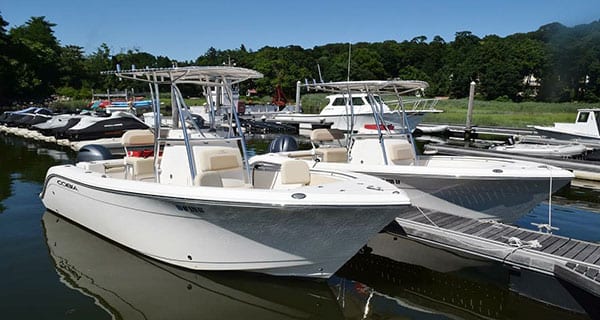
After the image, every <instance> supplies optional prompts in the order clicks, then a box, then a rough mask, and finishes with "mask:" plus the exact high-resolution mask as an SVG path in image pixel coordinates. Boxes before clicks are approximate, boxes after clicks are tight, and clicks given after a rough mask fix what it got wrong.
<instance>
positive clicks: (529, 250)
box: [396, 211, 600, 285]
mask: <svg viewBox="0 0 600 320" xmlns="http://www.w3.org/2000/svg"><path fill="white" fill-rule="evenodd" d="M396 221H397V222H398V224H399V225H400V226H401V227H402V229H403V230H404V232H406V237H408V238H411V239H413V240H416V241H422V242H427V243H430V244H433V245H436V246H439V247H444V248H447V249H451V250H458V251H462V252H465V253H469V254H473V255H476V256H481V257H485V258H488V259H492V260H496V261H500V262H502V263H505V264H508V265H511V266H512V267H518V268H527V269H530V270H533V271H537V272H542V273H545V274H549V275H553V274H554V266H555V265H557V264H558V265H567V263H568V264H569V266H572V265H577V266H581V267H580V269H581V270H583V269H584V268H585V270H586V272H585V273H584V274H586V275H587V276H588V278H589V280H591V281H592V282H594V283H596V284H597V285H600V244H597V243H591V242H587V241H582V240H577V239H572V238H568V237H563V236H559V235H551V234H547V233H542V232H538V231H534V230H528V229H524V228H519V227H516V226H511V225H506V224H502V223H498V222H495V221H480V220H473V219H468V218H464V217H459V216H454V215H451V214H447V213H442V212H427V211H425V212H423V213H422V212H416V213H415V211H412V212H407V213H405V214H403V215H400V216H399V217H398V218H397V219H396ZM509 241H512V242H513V245H511V244H510V243H509ZM519 241H520V244H519V243H518V242H519ZM536 244H539V245H541V247H536ZM570 269H574V268H570Z"/></svg>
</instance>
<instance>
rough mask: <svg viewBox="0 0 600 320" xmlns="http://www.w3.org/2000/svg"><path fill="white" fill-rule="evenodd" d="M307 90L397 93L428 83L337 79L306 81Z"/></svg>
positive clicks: (425, 85) (423, 87) (416, 88)
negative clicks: (330, 80)
mask: <svg viewBox="0 0 600 320" xmlns="http://www.w3.org/2000/svg"><path fill="white" fill-rule="evenodd" d="M304 86H305V87H307V89H308V90H311V89H315V90H322V91H332V92H350V91H353V92H364V91H392V92H395V91H396V90H400V91H397V93H398V94H403V93H406V92H411V91H415V90H424V89H426V88H428V87H429V84H428V83H427V82H425V81H420V80H364V81H339V82H321V83H306V84H305V85H304Z"/></svg>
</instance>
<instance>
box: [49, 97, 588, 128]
mask: <svg viewBox="0 0 600 320" xmlns="http://www.w3.org/2000/svg"><path fill="white" fill-rule="evenodd" d="M325 96H326V94H308V95H304V96H303V97H302V106H303V109H304V112H306V113H318V112H319V111H320V110H321V109H322V108H323V107H324V106H325V103H326V100H325ZM257 100H260V99H257ZM263 100H264V99H263ZM204 102H205V99H203V98H202V99H192V100H186V103H187V104H188V105H190V106H192V105H202V104H203V103H204ZM255 102H257V101H255ZM261 102H262V103H265V102H264V101H261ZM88 103H89V101H87V100H86V101H69V102H62V103H61V104H60V105H55V106H53V107H54V108H55V109H59V110H65V109H67V110H75V109H83V108H85V106H86V105H87V104H88ZM266 103H268V102H266ZM290 103H293V102H290ZM467 104H468V101H467V99H447V100H440V101H439V103H438V104H437V106H436V108H437V109H439V110H443V111H444V112H443V113H439V114H429V115H426V116H425V119H424V122H427V123H439V124H456V125H464V124H465V122H466V118H467ZM170 105H171V100H170V99H169V98H168V97H161V107H162V108H163V110H164V114H169V113H170V111H171V107H170ZM473 105H474V107H473V125H475V126H477V125H480V126H502V127H516V128H520V127H526V126H528V125H552V124H553V123H554V122H574V121H575V116H576V114H577V109H579V108H591V107H598V104H585V103H542V102H521V103H514V102H501V101H481V100H475V102H474V104H473Z"/></svg>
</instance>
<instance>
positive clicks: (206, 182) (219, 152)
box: [194, 146, 245, 187]
mask: <svg viewBox="0 0 600 320" xmlns="http://www.w3.org/2000/svg"><path fill="white" fill-rule="evenodd" d="M194 158H195V160H196V169H197V170H198V174H197V175H196V178H195V181H194V184H195V185H197V186H211V187H242V186H244V185H245V181H244V169H243V163H242V156H241V154H240V150H239V149H238V148H231V147H213V146H204V147H199V148H195V149H194Z"/></svg>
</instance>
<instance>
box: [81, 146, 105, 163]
mask: <svg viewBox="0 0 600 320" xmlns="http://www.w3.org/2000/svg"><path fill="white" fill-rule="evenodd" d="M112 158H113V155H112V153H110V151H109V150H108V149H107V148H106V147H104V146H101V145H99V144H88V145H85V146H83V147H81V149H79V152H78V153H77V162H84V161H86V162H87V161H98V160H108V159H112Z"/></svg>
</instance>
